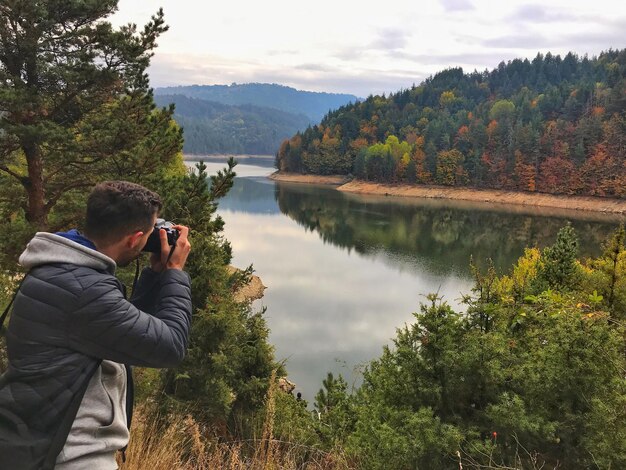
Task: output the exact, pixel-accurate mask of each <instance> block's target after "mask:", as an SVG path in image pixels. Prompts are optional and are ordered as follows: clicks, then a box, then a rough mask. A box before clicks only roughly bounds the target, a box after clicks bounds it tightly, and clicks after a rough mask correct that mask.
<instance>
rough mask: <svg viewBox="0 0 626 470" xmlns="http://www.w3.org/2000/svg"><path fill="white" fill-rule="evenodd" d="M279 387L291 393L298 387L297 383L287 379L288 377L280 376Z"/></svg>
mask: <svg viewBox="0 0 626 470" xmlns="http://www.w3.org/2000/svg"><path fill="white" fill-rule="evenodd" d="M278 388H279V389H280V390H282V391H283V392H285V393H291V392H293V391H294V389H295V388H296V384H295V383H293V382H291V381H289V380H287V377H280V378H279V379H278Z"/></svg>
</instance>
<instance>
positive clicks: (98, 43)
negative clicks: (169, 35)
mask: <svg viewBox="0 0 626 470" xmlns="http://www.w3.org/2000/svg"><path fill="white" fill-rule="evenodd" d="M116 9H117V0H107V1H103V2H84V1H80V0H64V1H62V2H32V1H25V0H18V1H14V2H10V3H8V4H3V5H2V6H1V7H0V30H1V34H0V50H1V51H2V54H0V83H2V87H0V89H1V91H0V108H1V109H3V110H4V112H3V115H2V118H1V119H0V132H1V133H2V134H3V136H4V138H3V139H2V141H1V143H0V172H2V174H3V175H6V176H8V177H10V178H12V179H13V180H14V182H15V183H17V184H18V185H19V186H21V188H20V189H21V191H20V194H19V198H18V199H16V200H15V201H14V202H15V204H14V210H15V212H14V214H15V216H16V217H18V218H19V217H22V215H21V211H23V217H24V218H25V219H26V220H27V221H28V222H29V223H31V224H34V225H35V226H36V227H37V228H39V229H47V228H49V222H50V221H49V218H50V216H51V211H52V210H53V209H54V208H55V207H56V206H57V205H62V206H64V207H63V208H62V209H61V212H62V213H63V216H64V217H61V216H58V215H57V216H56V217H55V220H54V222H55V223H58V224H60V225H61V226H62V225H63V224H65V223H69V222H70V219H72V220H71V221H72V222H75V217H73V215H72V214H70V213H69V212H70V211H68V210H67V209H68V208H69V207H72V206H75V205H76V204H75V201H77V200H80V199H81V197H84V194H85V192H86V191H87V190H88V189H89V188H90V187H92V186H93V184H94V183H95V182H98V181H102V180H103V179H120V178H125V179H129V180H131V181H140V182H144V183H146V184H148V183H149V181H147V180H144V178H143V176H145V175H148V174H149V175H153V176H154V175H155V174H157V173H158V171H157V169H158V168H159V167H163V166H167V165H168V164H169V163H170V162H171V161H172V160H173V159H175V157H176V155H177V154H178V152H179V151H180V148H181V145H182V138H181V133H180V130H179V129H178V128H177V127H176V126H172V125H171V114H172V110H171V109H163V110H155V109H154V103H153V100H152V94H151V91H150V90H149V85H148V77H147V75H146V73H145V70H146V68H147V67H148V65H149V61H150V57H151V55H152V50H153V49H154V48H155V47H156V41H157V39H158V37H159V36H160V35H161V34H162V33H163V32H165V31H166V30H167V26H165V24H164V20H163V12H162V10H159V11H158V12H157V14H156V15H154V16H153V17H152V19H151V20H150V22H149V23H148V24H147V25H146V26H145V27H144V28H143V30H142V31H140V32H138V31H137V28H136V26H134V25H127V26H123V27H121V28H119V29H118V30H115V29H114V28H113V27H112V26H111V24H110V23H108V22H106V21H103V20H104V19H105V18H106V17H107V16H108V15H110V14H112V13H113V12H114V11H115V10H116ZM33 38H37V39H36V40H33ZM25 110H28V112H24V111H25ZM148 185H149V184H148ZM4 189H5V187H4V186H3V187H2V190H3V192H4ZM7 189H8V188H7ZM10 191H14V189H13V188H12V187H11V188H10ZM2 196H4V197H6V194H3V195H2Z"/></svg>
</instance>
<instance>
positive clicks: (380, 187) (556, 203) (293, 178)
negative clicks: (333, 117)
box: [269, 172, 626, 215]
mask: <svg viewBox="0 0 626 470" xmlns="http://www.w3.org/2000/svg"><path fill="white" fill-rule="evenodd" d="M269 178H270V179H272V180H274V181H282V182H290V183H304V184H318V185H332V186H336V189H337V190H338V191H343V192H346V193H353V194H367V195H378V196H392V197H403V198H412V199H439V200H441V199H447V200H457V201H470V202H479V203H487V204H497V205H516V206H525V207H527V208H535V207H536V208H539V207H545V208H552V209H565V210H568V211H585V212H599V213H605V214H617V215H625V214H626V199H609V198H601V197H595V196H561V195H555V194H545V193H526V192H516V191H505V190H496V189H475V188H452V187H447V186H418V185H409V184H382V183H374V182H370V181H359V180H348V178H346V177H345V176H342V175H331V176H322V175H301V174H294V173H278V172H276V173H273V174H272V175H270V176H269Z"/></svg>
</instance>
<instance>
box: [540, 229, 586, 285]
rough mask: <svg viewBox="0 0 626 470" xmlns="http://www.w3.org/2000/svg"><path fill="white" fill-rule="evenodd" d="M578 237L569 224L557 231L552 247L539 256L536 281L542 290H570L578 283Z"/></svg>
mask: <svg viewBox="0 0 626 470" xmlns="http://www.w3.org/2000/svg"><path fill="white" fill-rule="evenodd" d="M577 257H578V237H577V236H576V232H575V231H574V228H573V227H572V225H571V224H570V223H568V224H567V225H566V226H565V227H563V228H562V229H561V230H559V233H558V234H557V236H556V241H555V242H554V245H552V246H549V247H547V248H545V249H544V250H543V252H542V254H541V261H542V266H541V269H540V272H539V274H538V276H537V280H538V281H539V283H540V284H542V287H543V288H551V289H554V288H557V289H571V288H573V287H575V286H576V284H577V283H578V281H579V278H578V275H579V266H578V262H577Z"/></svg>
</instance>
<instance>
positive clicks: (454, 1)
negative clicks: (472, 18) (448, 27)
mask: <svg viewBox="0 0 626 470" xmlns="http://www.w3.org/2000/svg"><path fill="white" fill-rule="evenodd" d="M441 4H442V5H443V7H444V8H445V10H446V11H448V12H451V11H466V10H473V9H474V5H473V4H472V2H471V1H470V0H441Z"/></svg>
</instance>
